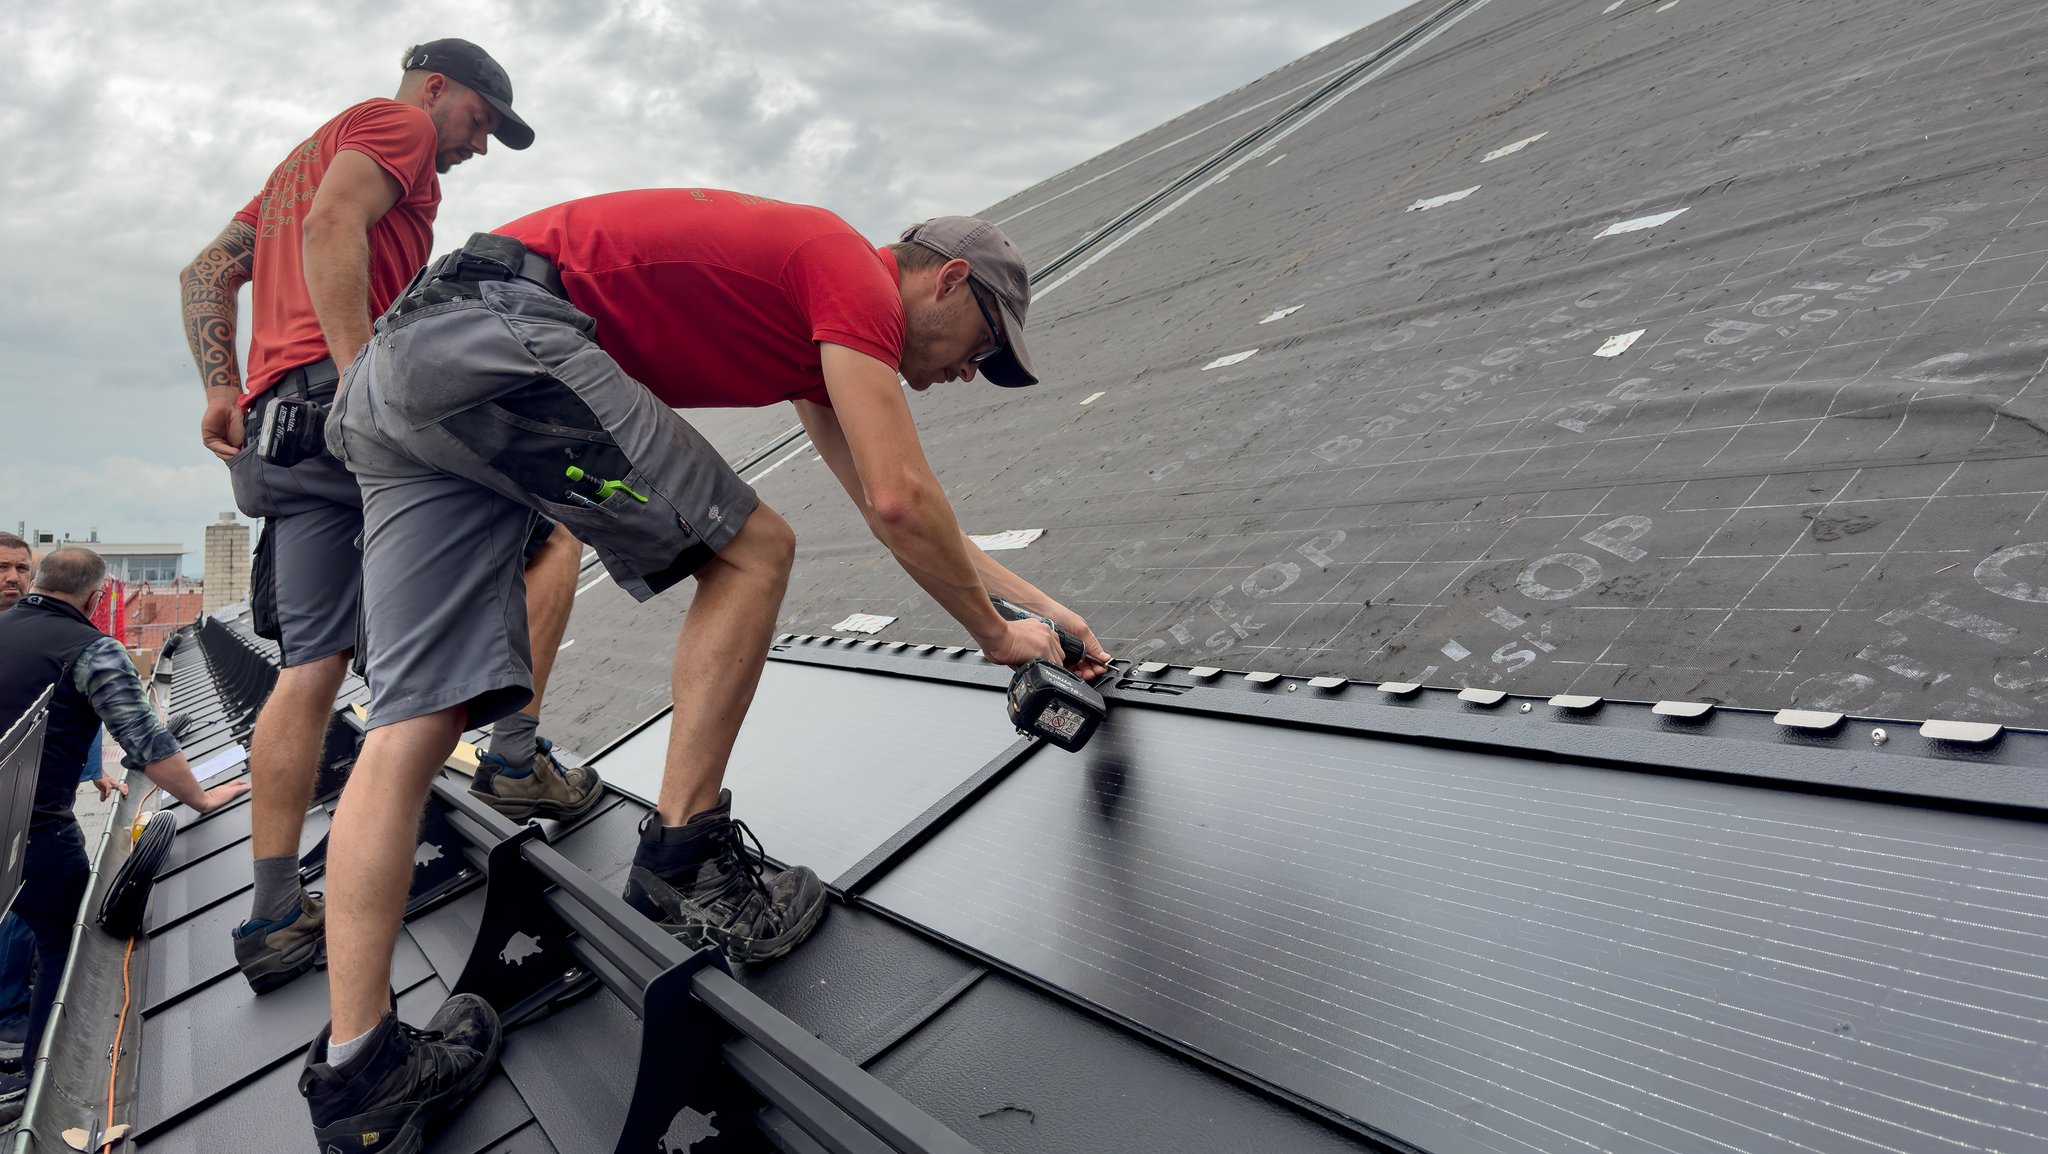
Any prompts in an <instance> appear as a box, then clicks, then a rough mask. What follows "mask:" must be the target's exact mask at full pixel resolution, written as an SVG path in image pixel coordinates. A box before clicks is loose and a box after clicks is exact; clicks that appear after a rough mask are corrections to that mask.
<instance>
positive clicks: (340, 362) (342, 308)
mask: <svg viewBox="0 0 2048 1154" xmlns="http://www.w3.org/2000/svg"><path fill="white" fill-rule="evenodd" d="M316 219H317V218H313V219H308V220H307V221H306V247H305V259H306V295H307V297H308V298H309V299H310V300H311V301H312V303H313V315H314V316H316V317H318V318H319V320H320V332H321V333H322V334H323V335H324V336H326V338H327V352H328V355H330V356H332V357H333V358H334V367H335V368H336V369H338V370H339V369H347V368H348V366H349V363H350V362H352V361H354V360H355V359H356V354H357V353H359V352H362V351H363V346H364V345H366V344H369V343H370V320H371V318H370V312H369V308H368V306H367V305H366V303H365V302H367V301H368V300H369V299H370V234H369V233H367V232H365V231H363V230H362V229H359V228H351V227H348V226H346V225H335V224H328V225H316V224H315V220H316Z"/></svg>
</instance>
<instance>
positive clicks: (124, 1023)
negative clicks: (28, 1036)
mask: <svg viewBox="0 0 2048 1154" xmlns="http://www.w3.org/2000/svg"><path fill="white" fill-rule="evenodd" d="M134 957H135V939H134V938H132V937H131V938H129V939H128V950H127V952H126V953H125V954H123V955H122V956H121V1020H120V1021H119V1022H118V1023H116V1025H115V1026H114V1049H113V1058H112V1060H111V1061H110V1062H109V1063H108V1064H107V1114H106V1118H107V1129H109V1130H112V1129H113V1128H114V1080H115V1078H116V1077H118V1076H119V1075H120V1072H121V1035H122V1034H123V1033H124V1032H125V1031H126V1030H127V1029H128V1000H129V992H128V963H129V961H130V960H131V959H132V958H134ZM102 1149H104V1147H102ZM94 1154H98V1152H97V1151H95V1152H94Z"/></svg>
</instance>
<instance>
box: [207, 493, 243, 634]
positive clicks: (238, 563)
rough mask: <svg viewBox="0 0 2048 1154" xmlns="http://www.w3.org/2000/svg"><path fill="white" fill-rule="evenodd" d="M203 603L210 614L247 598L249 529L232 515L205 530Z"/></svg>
mask: <svg viewBox="0 0 2048 1154" xmlns="http://www.w3.org/2000/svg"><path fill="white" fill-rule="evenodd" d="M202 560H204V562H205V564H206V600H205V605H204V607H203V610H202V611H203V612H206V613H213V612H217V611H219V610H222V609H225V608H227V607H228V606H230V605H234V604H238V603H240V602H242V601H246V600H248V598H249V527H248V526H247V525H244V524H242V522H241V521H239V520H237V519H236V518H235V515H234V514H233V513H222V514H221V515H220V520H218V521H215V522H214V523H213V524H211V525H208V526H207V527H206V554H205V556H204V558H202Z"/></svg>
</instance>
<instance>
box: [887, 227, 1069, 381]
mask: <svg viewBox="0 0 2048 1154" xmlns="http://www.w3.org/2000/svg"><path fill="white" fill-rule="evenodd" d="M902 239H903V240H906V241H909V242H911V243H912V244H921V245H923V246H924V247H926V248H928V249H931V250H932V251H933V252H935V253H938V254H939V255H940V256H943V257H947V258H950V259H954V260H964V261H966V262H967V263H968V264H970V265H972V266H973V270H972V271H971V272H969V273H968V274H967V275H968V277H969V278H970V279H972V280H973V281H975V282H976V283H977V284H979V285H981V287H982V288H984V289H986V290H988V294H989V295H990V296H992V297H994V298H995V299H996V307H997V308H999V309H1001V310H1002V314H1003V350H1002V351H1001V352H999V353H997V354H996V355H995V356H992V357H990V358H989V359H988V360H986V361H983V362H982V363H981V375H982V376H984V377H987V378H988V379H989V380H991V381H994V382H995V383H996V384H999V385H1001V386H1003V387H1004V388H1006V389H1020V388H1023V387H1024V386H1025V385H1035V384H1037V383H1038V375H1037V374H1036V373H1034V372H1032V371H1031V354H1030V353H1029V352H1028V351H1026V349H1025V348H1024V314H1025V313H1027V312H1029V311H1031V279H1030V274H1029V273H1028V272H1027V271H1026V270H1025V268H1024V254H1023V253H1021V252H1019V251H1017V246H1016V245H1014V244H1012V243H1010V238H1009V237H1007V236H1004V235H1003V230H1002V229H999V228H997V227H996V226H995V225H992V224H990V223H989V222H987V221H985V220H980V219H977V218H975V217H971V216H935V217H933V218H931V219H930V220H927V221H924V222H923V223H920V224H913V225H911V226H910V227H909V228H906V229H904V230H903V236H902Z"/></svg>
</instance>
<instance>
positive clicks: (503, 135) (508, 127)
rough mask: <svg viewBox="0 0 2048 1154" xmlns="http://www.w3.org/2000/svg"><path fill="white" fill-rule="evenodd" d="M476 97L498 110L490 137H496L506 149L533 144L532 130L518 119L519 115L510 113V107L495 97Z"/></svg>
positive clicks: (480, 93)
mask: <svg viewBox="0 0 2048 1154" xmlns="http://www.w3.org/2000/svg"><path fill="white" fill-rule="evenodd" d="M477 95H478V96H482V97H483V98H484V103H485V104H488V105H490V106H491V107H492V108H495V109H497V110H498V127H497V130H496V131H494V132H492V133H491V135H492V136H495V137H497V138H498V140H499V142H500V143H502V144H503V145H504V146H505V147H506V148H510V149H514V150H518V149H522V148H525V147H527V146H529V145H531V144H532V143H533V128H532V127H531V126H530V125H528V124H527V123H526V122H525V121H524V120H521V119H519V114H518V113H516V112H514V111H512V106H511V105H509V104H507V103H505V102H504V101H502V100H500V99H498V98H497V97H495V96H489V95H485V94H484V93H482V92H479V93H477Z"/></svg>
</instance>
